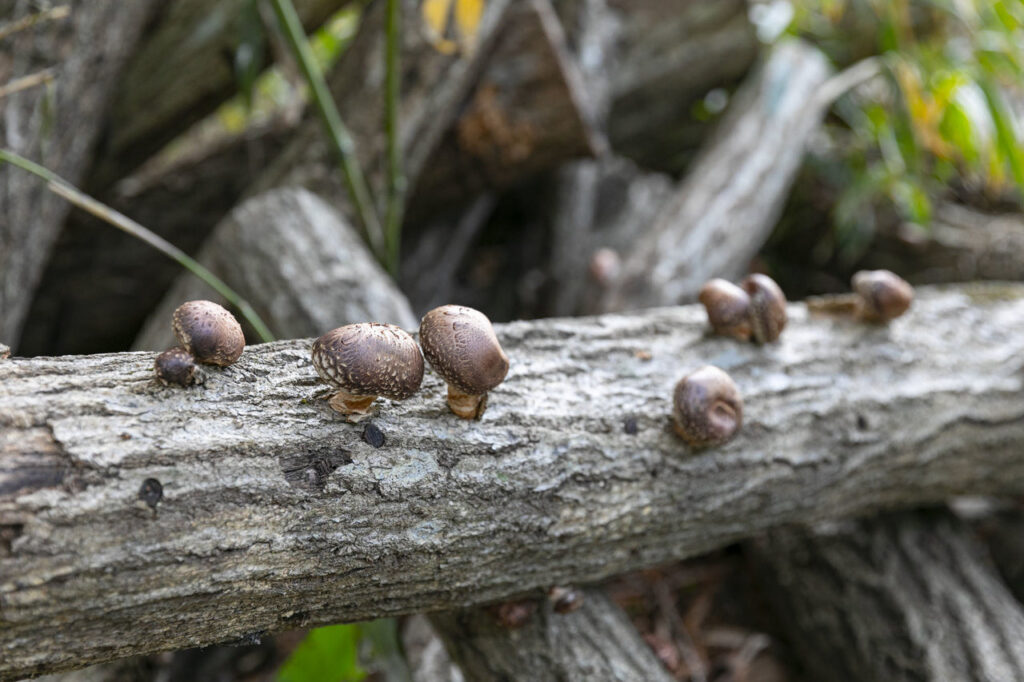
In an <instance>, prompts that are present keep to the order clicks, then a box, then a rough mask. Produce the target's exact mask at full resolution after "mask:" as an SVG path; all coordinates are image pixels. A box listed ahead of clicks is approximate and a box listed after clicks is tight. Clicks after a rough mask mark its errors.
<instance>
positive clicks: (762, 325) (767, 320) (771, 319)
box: [740, 273, 786, 343]
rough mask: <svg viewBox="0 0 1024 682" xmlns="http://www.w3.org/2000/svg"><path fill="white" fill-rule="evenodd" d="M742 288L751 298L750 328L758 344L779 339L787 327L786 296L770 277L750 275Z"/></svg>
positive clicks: (742, 283)
mask: <svg viewBox="0 0 1024 682" xmlns="http://www.w3.org/2000/svg"><path fill="white" fill-rule="evenodd" d="M740 286H741V287H742V288H743V290H744V291H745V292H747V296H749V297H750V328H751V331H752V333H753V337H754V340H755V341H757V342H758V343H770V342H772V341H775V340H776V339H778V338H779V335H780V334H781V333H782V330H783V328H785V326H786V295H785V294H783V293H782V289H780V288H779V285H778V284H776V283H775V280H773V279H772V278H771V277H769V276H768V275H762V274H759V273H755V274H753V275H748V276H747V277H746V279H744V280H743V281H742V282H740Z"/></svg>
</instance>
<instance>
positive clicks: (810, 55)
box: [601, 41, 830, 311]
mask: <svg viewBox="0 0 1024 682" xmlns="http://www.w3.org/2000/svg"><path fill="white" fill-rule="evenodd" d="M829 72H830V68H829V66H828V62H827V60H826V59H825V56H824V55H823V54H822V53H821V52H820V51H818V50H817V49H816V48H814V47H811V46H809V45H806V44H803V43H800V42H795V41H791V42H783V43H780V44H778V45H777V46H776V47H775V48H774V49H773V50H772V52H771V54H770V55H769V57H768V58H767V59H766V61H765V62H764V64H762V65H761V67H760V69H759V71H758V72H757V73H756V74H753V75H751V76H750V77H748V79H747V81H746V82H745V83H744V85H743V86H742V87H741V88H740V90H739V91H738V92H737V93H736V95H735V96H734V97H733V100H732V102H731V103H730V106H729V109H728V110H727V111H726V113H725V115H724V117H723V119H722V120H721V121H719V123H718V126H717V127H716V129H715V132H714V134H713V135H712V137H711V139H709V140H708V141H707V143H706V144H705V145H704V146H703V147H702V148H701V152H700V154H699V156H698V158H697V159H695V160H694V161H693V163H692V164H691V166H690V168H689V170H688V172H687V175H686V177H685V178H684V179H683V181H682V182H681V184H680V185H679V187H678V188H677V189H676V191H675V193H674V194H673V196H672V197H671V198H670V199H669V201H668V202H667V203H666V204H665V205H664V206H663V208H662V210H661V211H660V213H659V215H658V218H657V219H656V220H655V222H654V224H653V225H652V226H651V227H650V228H649V229H648V230H647V231H646V232H645V233H644V234H643V235H642V236H640V237H639V238H638V239H637V242H636V244H635V245H634V247H633V249H632V250H631V252H630V253H629V254H628V256H625V257H624V259H623V273H622V275H621V277H620V278H619V280H618V281H616V282H615V283H614V284H613V285H612V286H611V287H609V289H608V290H607V291H606V292H605V295H604V297H603V299H602V305H601V309H602V310H606V311H607V310H628V309H634V308H643V307H647V306H652V305H666V304H674V303H681V302H685V301H688V300H692V299H693V298H694V297H695V296H696V294H697V291H698V290H699V289H700V287H701V285H702V284H703V283H704V282H705V281H707V280H708V279H710V278H712V277H724V278H727V279H736V278H738V277H739V276H740V275H742V274H743V272H744V271H745V269H746V267H747V265H748V263H749V261H750V259H751V258H753V256H754V255H755V254H756V253H757V251H758V249H759V248H760V247H761V245H762V244H763V243H764V241H765V240H766V239H767V238H768V236H769V235H770V234H771V231H772V228H773V227H774V226H775V221H776V219H777V218H778V215H779V212H780V211H781V210H782V204H783V202H784V200H785V198H786V195H787V194H788V191H789V187H790V185H791V183H792V181H793V178H794V177H795V176H796V173H797V170H798V169H799V164H800V160H801V159H802V158H803V154H804V145H805V144H806V142H807V140H808V139H809V138H810V136H811V134H812V133H813V132H814V131H815V130H816V129H817V128H818V126H819V125H820V123H821V119H822V117H823V116H824V113H825V110H826V108H827V105H828V104H829V102H828V101H827V99H826V98H823V97H821V96H819V90H821V89H822V86H823V85H824V84H825V82H826V80H827V79H828V76H829ZM737 225H742V226H743V227H744V229H736V226H737Z"/></svg>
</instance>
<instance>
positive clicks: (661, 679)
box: [431, 590, 674, 682]
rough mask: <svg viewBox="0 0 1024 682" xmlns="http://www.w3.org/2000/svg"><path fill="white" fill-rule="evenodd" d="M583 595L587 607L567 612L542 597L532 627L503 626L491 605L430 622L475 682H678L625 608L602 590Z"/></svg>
mask: <svg viewBox="0 0 1024 682" xmlns="http://www.w3.org/2000/svg"><path fill="white" fill-rule="evenodd" d="M583 594H584V599H583V605H582V606H581V607H580V608H579V609H577V610H576V611H573V612H571V613H565V614H560V613H555V612H554V610H553V609H552V605H551V603H550V601H548V600H547V599H541V600H540V601H539V603H538V604H537V608H536V611H535V612H534V613H533V615H532V616H531V617H530V619H529V620H528V621H527V622H526V624H525V625H523V626H522V627H519V628H514V629H510V628H508V627H506V626H503V625H501V624H499V623H498V622H497V621H496V619H495V614H494V612H493V611H492V610H491V609H490V608H487V607H480V608H474V609H468V610H464V611H449V612H446V613H442V614H435V615H433V616H432V617H431V622H432V623H433V625H434V627H435V628H437V630H438V632H439V633H440V635H441V637H442V639H444V641H445V645H446V646H447V647H448V650H449V652H450V653H451V654H452V657H453V658H454V659H455V661H456V662H458V664H459V667H460V668H462V671H463V674H465V675H466V677H468V678H469V679H471V680H478V681H480V682H486V681H488V680H493V681H495V682H500V681H501V680H535V681H536V682H548V681H551V682H554V681H556V680H557V681H560V682H573V681H576V680H579V681H582V680H593V681H594V682H613V681H614V682H634V681H635V680H648V681H650V682H668V681H669V680H672V679H674V678H673V677H672V676H671V675H670V674H669V673H668V671H667V670H666V669H665V667H664V666H663V665H662V664H661V662H660V661H659V660H658V658H657V657H656V656H655V655H654V652H652V651H651V649H650V647H649V646H648V645H647V643H646V642H644V640H643V639H641V637H640V634H639V633H638V632H637V631H636V628H634V627H633V624H632V623H631V622H630V621H629V618H628V617H627V616H626V614H625V613H623V612H622V609H620V608H619V607H618V606H617V605H616V604H615V603H614V602H612V600H610V599H609V598H608V597H607V596H606V595H605V594H604V593H603V592H601V591H600V590H586V591H584V592H583Z"/></svg>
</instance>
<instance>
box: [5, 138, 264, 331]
mask: <svg viewBox="0 0 1024 682" xmlns="http://www.w3.org/2000/svg"><path fill="white" fill-rule="evenodd" d="M0 161H6V162H7V163H9V164H11V165H14V166H17V167H18V168H21V169H22V170H25V171H28V172H29V173H32V174H33V175H35V176H38V177H40V178H42V179H43V180H46V182H47V187H48V188H49V189H50V191H51V192H53V193H54V194H56V195H57V196H59V197H63V198H64V199H66V200H67V201H69V202H70V203H72V204H74V205H75V206H78V207H79V208H81V209H83V210H85V211H88V212H89V213H91V214H92V215H94V216H96V217H97V218H100V219H101V220H103V221H105V222H107V223H109V224H111V225H113V226H114V227H116V228H118V229H120V230H123V231H124V232H127V233H128V234H130V235H132V236H133V237H135V238H136V239H140V240H142V241H144V242H145V243H147V244H149V245H150V246H152V247H153V248H155V249H156V250H158V251H160V252H161V253H163V254H164V255H166V256H169V257H170V258H173V259H174V260H176V261H178V263H180V264H181V265H182V266H183V267H185V268H186V269H188V270H189V272H191V273H192V274H194V275H195V276H196V277H198V278H199V279H201V280H203V281H204V282H206V283H207V284H208V285H210V287H212V288H213V289H214V290H215V291H216V292H217V293H218V294H220V295H221V296H223V297H224V298H225V299H227V301H228V302H229V303H231V304H232V305H234V306H235V307H236V308H238V311H239V312H240V313H242V316H243V317H244V318H245V319H246V320H247V321H248V322H249V324H250V325H252V328H253V329H255V330H256V333H257V334H258V335H259V337H260V340H262V341H273V340H274V335H273V334H272V333H271V332H270V329H269V328H268V327H267V325H266V324H264V322H263V320H262V319H260V316H259V315H258V314H257V313H256V311H255V310H253V308H252V306H251V305H249V302H248V301H246V300H245V299H244V298H242V297H241V296H239V295H238V294H237V293H236V292H235V290H234V289H232V288H231V287H229V286H228V285H227V284H225V283H224V281H223V280H222V279H220V278H219V277H217V276H216V275H215V274H213V273H212V272H210V271H209V270H207V269H206V268H205V267H203V266H202V265H201V264H200V263H199V262H198V261H196V260H195V259H194V258H192V257H190V256H189V255H188V254H187V253H185V252H184V251H182V250H181V249H179V248H178V247H177V246H175V245H174V244H171V243H170V242H169V241H167V240H166V239H164V238H163V237H161V236H160V235H158V234H156V233H154V232H152V231H150V230H148V229H147V228H145V227H143V226H142V225H140V224H139V223H137V222H135V221H134V220H132V219H131V218H129V217H128V216H126V215H124V214H123V213H120V212H118V211H115V210H114V209H112V208H110V207H109V206H107V205H105V204H103V203H101V202H99V201H97V200H96V199H93V198H92V197H90V196H89V195H88V194H85V193H84V192H82V191H81V190H79V189H78V188H76V187H75V186H74V185H72V184H71V183H70V182H68V181H67V180H65V179H64V178H62V177H60V176H59V175H57V174H56V173H54V172H52V171H50V170H48V169H46V168H44V167H42V166H40V165H39V164H37V163H34V162H32V161H29V160H28V159H26V158H25V157H23V156H20V155H18V154H15V153H14V152H12V151H9V150H6V149H0Z"/></svg>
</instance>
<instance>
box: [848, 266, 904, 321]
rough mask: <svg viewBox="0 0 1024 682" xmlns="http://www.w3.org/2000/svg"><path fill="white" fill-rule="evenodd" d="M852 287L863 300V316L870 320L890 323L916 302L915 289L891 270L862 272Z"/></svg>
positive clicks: (855, 277) (856, 277)
mask: <svg viewBox="0 0 1024 682" xmlns="http://www.w3.org/2000/svg"><path fill="white" fill-rule="evenodd" d="M852 285H853V290H854V291H855V292H856V293H857V295H859V296H860V297H861V298H862V299H863V308H862V312H861V314H862V315H863V317H866V318H867V319H869V320H875V321H877V322H888V321H889V320H892V319H895V318H897V317H899V316H900V315H902V314H903V313H905V312H907V309H908V308H910V304H911V303H912V302H913V301H914V287H912V286H911V285H910V283H909V282H907V281H906V280H905V279H903V278H902V277H900V276H899V275H897V274H896V273H894V272H890V271H889V270H861V271H860V272H858V273H857V274H855V275H854V276H853V281H852Z"/></svg>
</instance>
